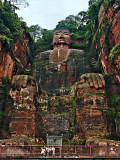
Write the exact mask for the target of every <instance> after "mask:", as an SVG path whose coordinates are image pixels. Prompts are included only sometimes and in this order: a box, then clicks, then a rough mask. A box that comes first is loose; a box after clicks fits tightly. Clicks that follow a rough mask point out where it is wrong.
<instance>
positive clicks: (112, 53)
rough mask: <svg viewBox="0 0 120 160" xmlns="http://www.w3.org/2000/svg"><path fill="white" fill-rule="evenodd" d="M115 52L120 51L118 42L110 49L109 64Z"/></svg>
mask: <svg viewBox="0 0 120 160" xmlns="http://www.w3.org/2000/svg"><path fill="white" fill-rule="evenodd" d="M117 53H120V43H119V44H117V45H116V46H114V47H113V48H112V50H111V51H110V55H109V61H110V63H111V64H112V62H113V59H114V57H115V55H116V54H117Z"/></svg>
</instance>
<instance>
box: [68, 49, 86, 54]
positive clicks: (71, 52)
mask: <svg viewBox="0 0 120 160" xmlns="http://www.w3.org/2000/svg"><path fill="white" fill-rule="evenodd" d="M70 54H85V52H84V50H82V49H70Z"/></svg>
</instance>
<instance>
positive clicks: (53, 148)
mask: <svg viewBox="0 0 120 160" xmlns="http://www.w3.org/2000/svg"><path fill="white" fill-rule="evenodd" d="M52 155H53V156H55V147H54V146H52Z"/></svg>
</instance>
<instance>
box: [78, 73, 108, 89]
mask: <svg viewBox="0 0 120 160" xmlns="http://www.w3.org/2000/svg"><path fill="white" fill-rule="evenodd" d="M85 82H88V84H89V85H90V87H94V88H96V89H100V88H104V87H105V80H104V78H103V76H102V75H101V74H99V73H86V74H83V75H81V76H80V83H81V84H83V83H85Z"/></svg>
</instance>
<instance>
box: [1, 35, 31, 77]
mask: <svg viewBox="0 0 120 160" xmlns="http://www.w3.org/2000/svg"><path fill="white" fill-rule="evenodd" d="M0 44H1V43H0ZM0 46H1V47H0V52H1V54H0V79H1V77H9V78H10V79H12V76H13V75H16V74H22V73H30V70H31V64H30V58H31V56H30V44H29V39H28V38H27V36H26V33H23V38H22V39H21V40H17V41H16V42H15V44H14V46H13V47H12V48H11V50H10V51H9V52H8V51H7V50H5V48H4V46H2V44H1V45H0Z"/></svg>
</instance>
